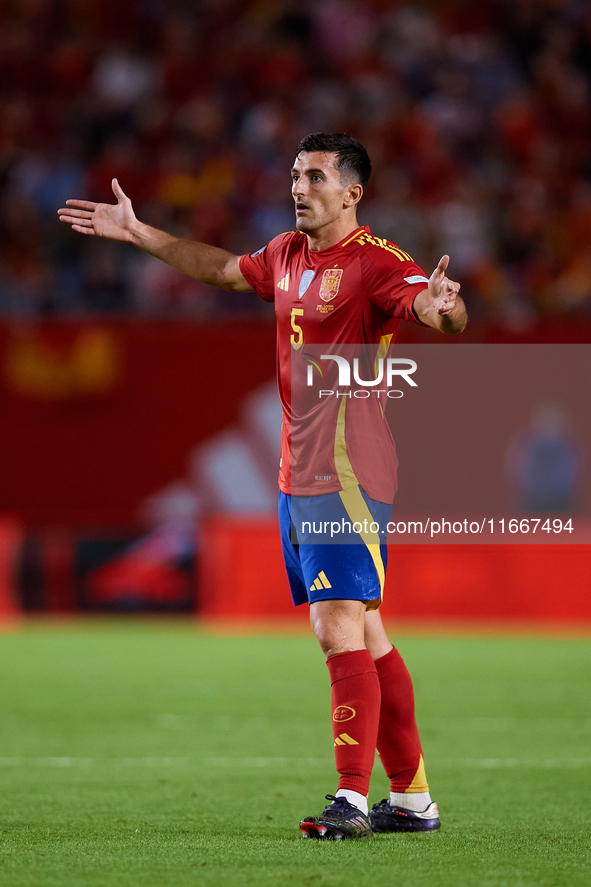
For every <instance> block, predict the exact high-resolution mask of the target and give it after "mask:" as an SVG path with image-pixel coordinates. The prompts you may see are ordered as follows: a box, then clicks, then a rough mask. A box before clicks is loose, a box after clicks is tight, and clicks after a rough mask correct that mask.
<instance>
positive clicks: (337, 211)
mask: <svg viewBox="0 0 591 887" xmlns="http://www.w3.org/2000/svg"><path fill="white" fill-rule="evenodd" d="M336 160H337V155H336V154H328V153H325V152H324V151H310V152H307V151H301V152H300V153H299V154H298V156H297V157H296V161H295V163H294V165H293V169H292V171H291V182H292V184H291V194H292V197H293V199H294V201H295V209H296V228H297V229H298V231H303V232H304V233H306V234H307V233H312V232H313V231H318V230H320V229H321V228H323V227H325V226H326V225H329V224H330V223H331V222H334V221H335V220H336V219H338V218H339V216H340V215H341V213H342V212H343V209H344V208H345V203H346V200H347V192H348V188H349V186H347V185H345V186H344V185H342V184H341V176H340V173H339V170H338V169H336V167H335V162H336Z"/></svg>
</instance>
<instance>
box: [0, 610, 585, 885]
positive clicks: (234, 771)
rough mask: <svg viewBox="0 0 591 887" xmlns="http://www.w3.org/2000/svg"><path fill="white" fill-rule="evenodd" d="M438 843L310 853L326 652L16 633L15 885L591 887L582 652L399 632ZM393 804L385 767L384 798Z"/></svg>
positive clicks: (10, 753) (301, 638)
mask: <svg viewBox="0 0 591 887" xmlns="http://www.w3.org/2000/svg"><path fill="white" fill-rule="evenodd" d="M398 646H399V648H400V650H401V651H402V653H403V655H404V656H405V658H406V660H407V662H408V665H409V667H410V670H411V673H412V674H413V677H414V681H415V689H416V695H417V708H418V718H419V725H420V727H421V732H422V736H423V744H424V748H425V757H426V763H427V774H428V776H429V779H430V784H431V791H432V795H433V797H434V798H435V800H437V801H438V803H439V805H440V809H441V815H442V830H441V832H440V833H439V834H432V835H428V834H427V835H379V836H376V837H375V838H374V840H373V841H360V842H343V843H329V842H317V841H303V840H302V839H301V838H300V836H299V830H298V822H299V820H300V818H302V817H303V816H304V815H309V814H317V813H318V812H320V810H321V809H322V806H323V804H324V801H323V797H324V794H325V793H326V792H333V791H334V790H335V787H336V780H335V776H334V769H333V760H332V739H331V728H330V721H329V716H328V714H329V690H328V680H327V673H326V667H325V665H324V663H323V660H322V656H321V653H320V651H319V649H317V646H316V642H315V641H314V639H313V638H312V637H308V636H305V635H301V634H285V635H281V634H279V633H278V634H268V635H264V634H263V635H260V636H224V635H213V634H208V633H207V632H202V631H199V630H198V629H197V628H196V627H195V626H194V625H193V624H191V623H190V622H181V621H179V622H174V621H171V622H141V621H134V620H132V621H126V620H122V621H118V620H113V621H108V620H99V621H95V622H85V623H73V624H72V625H61V626H60V625H53V626H51V625H47V626H46V625H42V624H39V623H37V624H33V625H30V626H25V627H24V628H23V629H22V630H19V631H16V632H14V633H12V634H4V635H0V675H1V677H0V699H1V702H0V741H1V745H0V884H1V885H10V887H48V885H56V887H58V885H59V887H70V885H71V887H90V885H92V887H95V885H96V887H111V885H113V887H115V885H116V887H140V885H141V887H168V885H170V887H172V885H175V887H178V885H189V884H191V885H204V887H207V885H212V887H213V885H216V887H217V885H222V884H223V885H227V887H243V885H256V887H267V885H268V887H277V885H302V887H303V885H306V887H308V885H311V887H315V885H324V887H341V885H343V887H345V885H355V887H386V885H388V887H391V885H402V887H407V885H408V887H423V885H425V887H426V885H429V887H432V885H437V887H440V885H443V887H448V885H449V887H464V885H475V887H476V885H478V887H488V885H490V887H493V885H494V887H501V885H511V887H513V885H565V887H566V885H568V887H572V885H586V887H587V885H589V884H591V801H590V795H591V779H590V775H591V747H590V740H591V710H590V699H591V694H590V692H589V677H590V672H591V650H590V645H589V643H588V641H586V640H583V639H572V640H569V639H550V638H543V637H515V636H514V637H500V636H476V635H473V636H470V635H468V636H466V635H465V636H446V635H429V636H422V637H421V636H403V637H401V638H400V639H399V643H398ZM386 793H387V784H386V779H385V777H384V775H383V773H382V772H381V767H380V764H379V761H376V768H375V773H374V777H373V782H372V790H371V795H370V802H375V801H378V800H380V799H381V798H382V797H384V796H385V795H386Z"/></svg>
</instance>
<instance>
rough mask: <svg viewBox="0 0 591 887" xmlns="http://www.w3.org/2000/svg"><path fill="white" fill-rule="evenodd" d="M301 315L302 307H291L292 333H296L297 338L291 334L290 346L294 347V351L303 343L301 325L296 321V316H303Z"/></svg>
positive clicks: (302, 312)
mask: <svg viewBox="0 0 591 887" xmlns="http://www.w3.org/2000/svg"><path fill="white" fill-rule="evenodd" d="M303 315H304V309H303V308H292V309H291V328H292V330H293V332H294V333H297V334H298V337H297V339H296V337H295V336H294V334H293V333H292V334H291V347H292V348H295V350H296V351H297V350H298V348H301V347H302V345H303V344H304V331H303V329H302V328H301V326H299V325H298V324H297V323H296V318H298V317H303Z"/></svg>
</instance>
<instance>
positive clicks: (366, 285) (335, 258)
mask: <svg viewBox="0 0 591 887" xmlns="http://www.w3.org/2000/svg"><path fill="white" fill-rule="evenodd" d="M240 269H241V271H242V274H243V275H244V277H245V278H246V280H247V281H248V283H249V284H250V286H251V287H252V288H253V290H254V291H255V292H256V293H257V294H258V295H259V296H260V297H261V298H262V299H265V300H266V301H268V302H272V301H274V302H275V314H276V318H277V380H278V387H279V396H280V399H281V405H282V408H283V428H282V439H281V461H280V471H279V486H280V488H281V490H282V491H283V492H284V493H290V494H293V495H296V496H318V495H322V494H324V493H334V492H338V491H341V490H343V489H346V488H348V487H349V486H352V485H354V484H360V485H361V486H362V487H363V489H364V490H365V491H366V492H367V494H368V495H369V496H370V497H371V498H372V499H377V500H379V501H382V502H392V500H393V498H394V494H395V492H396V468H397V459H396V449H395V445H394V441H393V439H392V435H391V433H390V430H389V427H388V424H387V422H386V420H385V415H384V409H383V406H382V404H383V401H382V402H380V401H379V399H378V398H377V397H370V398H367V399H365V400H355V399H353V398H351V397H350V394H349V396H348V397H347V392H346V391H341V392H340V394H339V396H334V397H324V398H323V399H322V401H321V402H319V401H318V400H316V401H314V400H311V399H310V398H311V397H312V391H311V390H310V389H306V388H305V387H303V388H301V389H300V391H299V392H298V391H296V386H294V379H296V377H297V378H303V375H302V373H299V375H298V372H299V369H302V366H303V362H305V361H306V360H307V358H306V357H305V355H308V358H309V357H311V353H310V348H311V346H314V345H324V346H331V347H332V350H333V351H334V347H335V346H337V347H338V346H342V347H343V349H344V350H346V349H347V348H349V346H379V345H381V346H382V347H383V348H386V349H387V348H389V346H390V345H391V344H392V343H393V342H394V340H395V339H396V334H397V332H398V327H399V325H400V321H401V320H407V321H410V322H412V323H420V321H419V320H418V318H417V316H416V315H415V313H414V311H413V302H414V299H415V296H416V295H417V294H418V293H419V292H421V291H422V290H424V289H425V288H426V286H427V283H428V278H427V277H426V276H425V273H424V272H423V270H422V269H421V268H420V267H419V266H418V265H417V264H416V263H415V262H413V260H412V259H411V257H410V256H409V255H408V254H407V253H405V252H404V251H403V250H402V249H400V248H399V247H398V246H397V245H396V244H394V243H391V242H390V241H387V240H384V239H382V238H379V237H375V236H374V235H373V234H372V233H371V232H370V230H369V227H368V226H364V227H359V228H357V229H356V230H355V231H353V232H352V233H350V234H349V235H348V236H347V237H346V238H345V239H344V240H343V241H341V242H340V243H338V244H336V246H333V247H331V248H330V249H326V250H321V251H314V250H311V249H309V246H308V239H307V237H306V236H305V234H303V233H301V232H299V231H294V232H289V233H286V234H281V235H279V236H278V237H276V238H274V239H273V240H272V241H271V242H270V243H269V244H268V245H267V246H266V247H264V248H263V249H261V250H258V252H255V253H252V254H250V255H244V256H242V257H241V259H240ZM320 350H322V349H320ZM316 353H318V349H316ZM347 353H351V351H350V349H349V351H348V352H347ZM383 353H384V354H385V353H386V352H383ZM308 364H309V360H308ZM332 367H333V370H334V373H336V371H337V366H336V363H335V364H334V365H332ZM325 384H326V386H327V387H328V388H329V389H330V387H331V385H332V388H333V390H335V391H336V389H335V388H334V385H335V384H337V380H336V379H335V378H334V377H333V378H331V379H327V380H326V382H323V385H325ZM314 396H315V397H316V398H318V393H317V391H315V392H314ZM302 398H303V399H302Z"/></svg>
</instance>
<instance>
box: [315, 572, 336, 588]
mask: <svg viewBox="0 0 591 887" xmlns="http://www.w3.org/2000/svg"><path fill="white" fill-rule="evenodd" d="M322 588H332V585H331V584H330V582H329V581H328V579H327V578H326V573H325V572H324V570H321V571H320V573H318V575H317V576H316V579H315V580H314V582H313V583H312V585H311V586H310V591H314V589H316V591H320V590H321V589H322Z"/></svg>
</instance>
